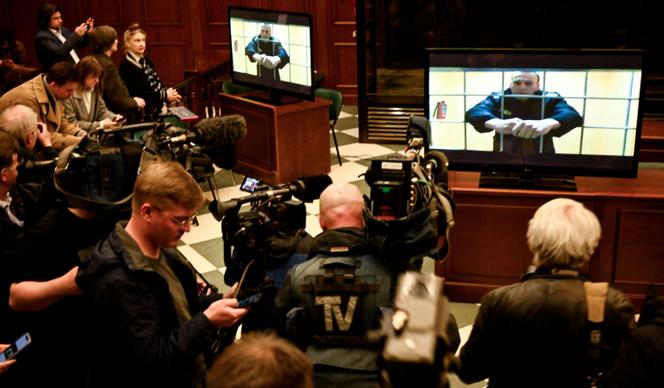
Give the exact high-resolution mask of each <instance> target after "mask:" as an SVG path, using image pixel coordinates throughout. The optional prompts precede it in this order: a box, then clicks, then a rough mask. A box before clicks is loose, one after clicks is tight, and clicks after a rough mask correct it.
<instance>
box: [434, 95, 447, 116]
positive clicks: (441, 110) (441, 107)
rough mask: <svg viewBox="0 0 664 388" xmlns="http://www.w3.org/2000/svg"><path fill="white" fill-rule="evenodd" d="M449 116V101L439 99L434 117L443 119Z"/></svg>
mask: <svg viewBox="0 0 664 388" xmlns="http://www.w3.org/2000/svg"><path fill="white" fill-rule="evenodd" d="M445 117H447V103H446V102H445V100H442V101H438V102H437V103H436V108H434V110H433V118H435V119H438V120H442V119H444V118H445Z"/></svg>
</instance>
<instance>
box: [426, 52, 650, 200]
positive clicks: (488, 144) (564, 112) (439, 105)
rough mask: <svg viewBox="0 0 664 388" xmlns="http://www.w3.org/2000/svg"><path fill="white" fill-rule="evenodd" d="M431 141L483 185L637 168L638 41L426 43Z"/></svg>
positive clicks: (562, 182)
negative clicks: (624, 44) (579, 45)
mask: <svg viewBox="0 0 664 388" xmlns="http://www.w3.org/2000/svg"><path fill="white" fill-rule="evenodd" d="M426 60H427V65H426V71H425V74H426V80H425V88H426V91H425V93H426V98H427V101H426V114H427V117H428V118H429V120H430V122H431V139H430V146H431V148H432V149H439V150H442V151H443V152H444V153H445V154H446V155H447V157H448V159H449V162H450V166H449V168H450V169H451V170H467V171H482V174H481V178H480V185H481V186H495V187H496V186H497V187H509V186H512V185H518V186H527V187H532V188H556V189H569V190H574V180H573V179H574V178H573V177H574V176H578V175H582V176H616V177H636V174H637V168H638V154H639V139H640V135H641V106H642V104H641V103H640V102H641V100H642V99H643V90H644V86H643V81H644V80H645V75H644V68H643V63H644V59H643V52H642V51H640V50H558V49H427V50H426Z"/></svg>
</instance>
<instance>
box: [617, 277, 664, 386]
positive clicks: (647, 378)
mask: <svg viewBox="0 0 664 388" xmlns="http://www.w3.org/2000/svg"><path fill="white" fill-rule="evenodd" d="M663 365H664V296H657V295H656V293H655V289H654V286H651V289H649V290H648V294H647V295H646V300H645V303H644V306H643V309H642V310H641V315H640V317H639V325H638V328H636V330H634V331H633V332H632V335H631V336H630V337H628V338H627V339H625V341H624V342H623V345H622V348H621V350H620V355H619V356H618V359H617V360H616V365H615V368H614V369H613V370H612V371H611V372H609V374H608V376H607V379H606V384H605V387H606V388H618V387H620V388H623V387H624V388H647V387H657V386H660V385H661V384H662V382H664V368H662V366H663Z"/></svg>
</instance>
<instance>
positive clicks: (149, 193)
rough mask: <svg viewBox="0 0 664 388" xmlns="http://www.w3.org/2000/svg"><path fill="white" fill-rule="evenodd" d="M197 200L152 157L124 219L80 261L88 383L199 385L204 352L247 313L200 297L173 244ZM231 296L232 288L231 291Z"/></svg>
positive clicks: (186, 181)
mask: <svg viewBox="0 0 664 388" xmlns="http://www.w3.org/2000/svg"><path fill="white" fill-rule="evenodd" d="M202 203H203V193H202V191H201V188H200V187H199V185H198V183H196V181H195V180H194V178H193V177H192V176H191V175H189V174H188V173H187V172H186V171H185V169H184V168H183V167H182V166H181V165H180V164H178V163H176V162H152V163H149V164H147V166H145V167H144V168H143V169H142V172H141V174H140V175H139V176H138V178H137V179H136V182H135V185H134V191H133V198H132V214H131V218H130V220H129V222H119V223H118V224H117V225H116V226H115V230H113V232H111V234H110V236H109V237H108V238H107V239H106V240H104V241H102V242H101V243H100V244H98V245H97V247H96V249H95V251H94V252H93V253H92V255H90V256H89V257H88V258H87V259H86V260H85V261H84V262H83V264H81V267H80V269H79V272H78V275H77V278H76V281H77V283H78V285H79V286H80V287H81V289H82V290H83V291H84V294H85V296H86V297H87V298H89V301H90V303H91V304H92V311H91V315H92V316H91V319H92V321H93V325H92V326H93V327H94V333H93V335H92V336H91V341H92V343H93V344H94V346H91V348H92V349H91V350H92V352H93V353H94V354H93V358H92V359H93V360H94V361H93V365H92V369H91V374H90V378H89V383H90V386H94V387H120V386H122V387H141V388H142V387H203V386H204V384H205V360H204V358H203V354H204V353H206V352H207V351H209V350H210V348H211V346H212V344H213V342H214V341H215V340H216V339H217V331H218V328H220V327H230V326H232V325H234V324H235V323H236V322H237V321H238V320H239V319H240V318H241V317H243V316H244V315H245V314H246V313H247V311H248V310H247V309H244V308H238V302H237V300H236V299H234V298H230V297H231V296H232V295H231V293H228V294H227V295H225V296H226V297H227V298H224V299H221V300H219V299H220V296H218V295H202V296H199V295H198V286H197V283H196V276H195V273H194V270H193V268H191V266H190V265H189V264H188V263H187V262H186V260H185V259H184V258H183V257H182V256H181V254H180V253H179V252H178V251H177V250H176V249H175V246H176V245H177V243H178V241H179V240H180V237H182V235H183V234H184V233H186V232H189V230H190V228H191V223H192V222H193V219H194V216H195V214H196V211H197V209H198V208H199V207H200V205H201V204H202ZM231 292H232V293H234V289H232V290H231Z"/></svg>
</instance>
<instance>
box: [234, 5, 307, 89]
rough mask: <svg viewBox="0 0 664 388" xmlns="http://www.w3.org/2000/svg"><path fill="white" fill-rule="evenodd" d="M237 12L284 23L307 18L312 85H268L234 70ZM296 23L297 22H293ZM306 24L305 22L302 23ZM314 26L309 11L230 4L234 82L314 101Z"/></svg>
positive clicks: (281, 83) (280, 82)
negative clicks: (277, 9)
mask: <svg viewBox="0 0 664 388" xmlns="http://www.w3.org/2000/svg"><path fill="white" fill-rule="evenodd" d="M236 13H245V14H246V15H249V16H246V17H244V18H245V19H251V20H262V21H266V22H273V23H277V22H278V21H279V22H280V23H282V22H281V21H282V20H288V19H289V18H290V19H293V18H297V19H299V18H304V19H306V23H307V24H306V25H308V26H309V41H310V42H311V50H310V53H309V56H310V58H309V61H310V63H311V74H310V77H311V86H305V85H300V84H295V83H292V82H286V81H278V82H275V83H274V84H270V85H267V84H265V82H264V81H262V80H261V79H259V78H258V77H256V76H252V75H248V74H245V73H240V72H236V71H234V70H233V68H234V64H233V47H232V42H233V38H232V35H231V17H240V16H238V15H237V14H236ZM292 24H295V23H292ZM302 25H304V24H302ZM313 34H314V26H313V17H312V15H311V14H308V13H301V12H290V11H275V10H270V9H261V8H249V7H237V6H228V41H229V42H231V43H230V44H231V47H230V50H231V53H230V57H231V79H232V81H233V83H237V84H239V85H244V86H247V87H250V88H252V89H258V90H265V91H278V92H281V93H283V94H287V95H290V96H293V97H297V98H302V99H306V100H309V101H314V100H315V97H314V90H315V86H314V40H313Z"/></svg>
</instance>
